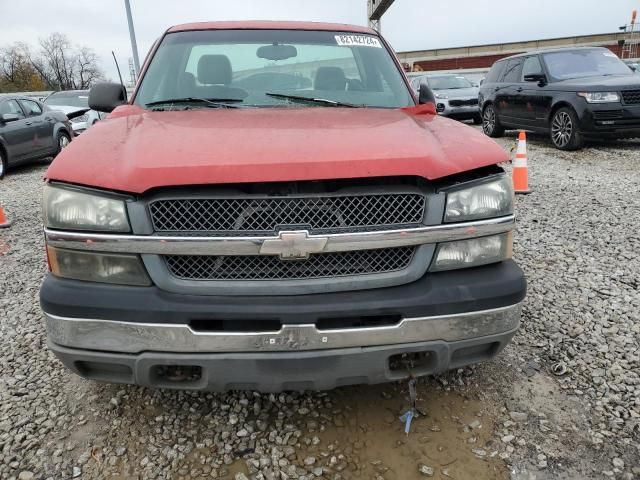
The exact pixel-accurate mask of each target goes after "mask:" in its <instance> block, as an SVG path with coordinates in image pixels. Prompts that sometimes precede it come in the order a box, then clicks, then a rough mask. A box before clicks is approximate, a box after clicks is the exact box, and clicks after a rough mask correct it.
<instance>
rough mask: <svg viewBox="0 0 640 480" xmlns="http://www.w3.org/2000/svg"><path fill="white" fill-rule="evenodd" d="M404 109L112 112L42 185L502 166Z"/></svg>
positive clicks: (427, 116)
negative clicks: (49, 183)
mask: <svg viewBox="0 0 640 480" xmlns="http://www.w3.org/2000/svg"><path fill="white" fill-rule="evenodd" d="M432 108H433V107H432V106H428V105H427V106H425V105H422V106H417V107H413V108H405V109H397V110H396V109H374V108H362V109H360V108H358V109H355V108H353V109H351V108H333V107H317V108H306V107H301V108H264V109H236V110H228V109H219V110H211V109H202V110H190V111H175V112H152V111H149V110H144V109H142V108H140V107H138V106H132V105H125V106H122V107H119V108H117V109H116V110H114V112H113V113H112V114H111V115H110V116H109V118H108V119H107V120H104V121H102V122H98V123H97V124H96V125H95V126H93V127H91V129H90V130H88V131H87V132H85V133H84V134H82V135H81V136H79V137H78V138H77V139H74V141H73V143H72V144H71V145H70V146H69V147H68V148H66V149H65V150H64V151H63V152H62V153H61V154H60V155H59V156H58V157H57V158H56V160H55V161H54V162H53V163H52V165H51V167H50V168H49V171H48V172H47V178H48V179H50V180H59V181H63V182H70V183H75V184H81V185H88V186H93V187H98V188H105V189H109V190H116V191H123V192H130V193H143V192H145V191H147V190H149V189H151V188H154V187H163V186H172V185H202V184H224V183H242V182H276V181H292V180H322V179H339V178H358V177H382V176H394V175H412V176H419V177H424V178H427V179H436V178H441V177H445V176H448V175H452V174H455V173H459V172H464V171H467V170H471V169H474V168H478V167H482V166H486V165H492V164H495V163H499V162H504V161H508V159H509V158H508V155H507V154H506V153H505V151H504V150H503V149H502V148H501V147H500V146H498V144H496V143H495V142H493V141H492V140H490V139H489V138H487V137H486V136H484V134H482V132H480V131H478V130H475V129H473V128H471V127H468V126H465V125H462V124H460V123H458V122H456V121H454V120H449V119H446V118H442V117H438V116H435V115H433V114H431V111H432Z"/></svg>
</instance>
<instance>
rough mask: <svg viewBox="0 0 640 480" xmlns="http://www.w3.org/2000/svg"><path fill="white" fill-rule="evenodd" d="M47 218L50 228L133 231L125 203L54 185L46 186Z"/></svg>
mask: <svg viewBox="0 0 640 480" xmlns="http://www.w3.org/2000/svg"><path fill="white" fill-rule="evenodd" d="M43 216H44V225H45V226H46V227H48V228H59V229H67V230H89V231H109V232H129V231H130V228H129V220H128V219H127V212H126V207H125V203H124V201H123V200H120V199H116V198H113V197H108V196H100V195H94V194H91V193H84V192H80V191H78V190H73V189H70V188H60V187H56V186H53V185H46V186H45V187H44V198H43Z"/></svg>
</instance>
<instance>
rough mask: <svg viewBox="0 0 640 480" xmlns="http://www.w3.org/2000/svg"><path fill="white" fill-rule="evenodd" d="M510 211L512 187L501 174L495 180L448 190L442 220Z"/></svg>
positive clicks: (447, 220)
mask: <svg viewBox="0 0 640 480" xmlns="http://www.w3.org/2000/svg"><path fill="white" fill-rule="evenodd" d="M456 188H457V187H456ZM512 213H513V187H512V186H511V179H510V178H509V177H508V176H507V175H503V176H501V177H499V178H498V179H496V180H491V181H488V182H485V183H480V184H477V185H474V186H472V187H467V188H464V187H461V188H460V189H459V190H452V191H449V192H448V193H447V208H446V210H445V214H444V221H445V222H464V221H467V220H477V219H479V218H493V217H502V216H504V215H510V214H512Z"/></svg>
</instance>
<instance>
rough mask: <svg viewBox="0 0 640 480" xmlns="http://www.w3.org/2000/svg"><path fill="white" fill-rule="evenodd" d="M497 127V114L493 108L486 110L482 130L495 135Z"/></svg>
mask: <svg viewBox="0 0 640 480" xmlns="http://www.w3.org/2000/svg"><path fill="white" fill-rule="evenodd" d="M495 126H496V112H494V111H493V108H492V107H487V108H485V109H484V115H483V116H482V129H483V130H484V132H485V133H489V134H490V133H493V129H494V128H495Z"/></svg>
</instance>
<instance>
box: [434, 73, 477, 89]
mask: <svg viewBox="0 0 640 480" xmlns="http://www.w3.org/2000/svg"><path fill="white" fill-rule="evenodd" d="M427 83H428V84H429V87H431V90H450V89H456V88H471V87H473V84H472V83H471V82H470V81H469V80H467V79H466V78H464V77H462V76H458V75H456V76H453V75H446V76H442V77H428V78H427Z"/></svg>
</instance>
